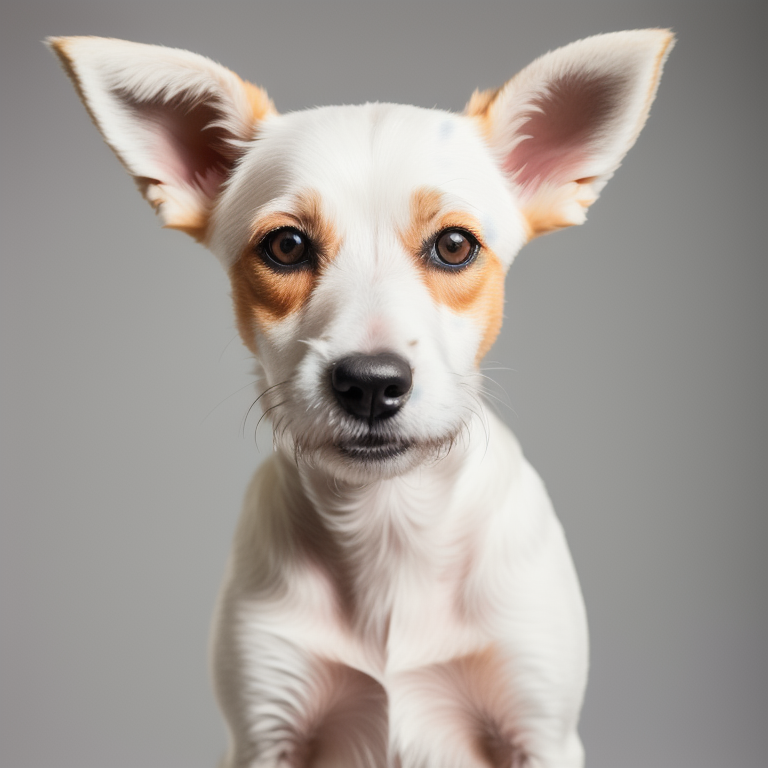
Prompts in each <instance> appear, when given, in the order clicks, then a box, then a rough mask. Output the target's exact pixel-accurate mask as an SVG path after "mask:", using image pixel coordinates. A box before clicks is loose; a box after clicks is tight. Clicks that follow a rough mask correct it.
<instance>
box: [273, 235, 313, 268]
mask: <svg viewBox="0 0 768 768" xmlns="http://www.w3.org/2000/svg"><path fill="white" fill-rule="evenodd" d="M264 251H265V253H266V254H267V256H268V257H269V258H270V259H272V261H276V262H277V263H278V264H281V265H283V266H286V267H292V266H295V265H297V264H301V263H302V262H305V261H308V260H309V248H308V245H307V238H306V237H305V236H304V235H302V234H301V232H298V231H297V230H295V229H290V228H289V227H285V228H284V229H278V230H277V231H275V232H272V233H271V234H269V235H267V237H266V240H265V242H264Z"/></svg>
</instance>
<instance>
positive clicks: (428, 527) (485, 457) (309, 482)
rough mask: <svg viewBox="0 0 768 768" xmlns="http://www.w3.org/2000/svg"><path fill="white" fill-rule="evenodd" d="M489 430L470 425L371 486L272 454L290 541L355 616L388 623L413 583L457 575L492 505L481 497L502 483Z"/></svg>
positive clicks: (482, 426) (360, 619)
mask: <svg viewBox="0 0 768 768" xmlns="http://www.w3.org/2000/svg"><path fill="white" fill-rule="evenodd" d="M494 421H495V420H494ZM489 430H490V432H491V434H490V435H489ZM492 432H493V430H492V429H491V426H490V425H489V424H487V423H486V424H480V423H478V424H474V425H472V429H470V430H469V431H468V433H467V436H466V439H465V440H463V441H462V440H459V441H457V442H456V444H455V445H454V446H453V447H452V448H451V450H450V451H449V452H447V453H446V454H445V455H444V456H442V457H441V458H440V459H438V460H433V461H431V462H429V463H426V464H424V465H422V466H419V467H417V468H416V469H415V470H412V471H411V472H409V473H407V474H405V475H402V476H398V477H393V478H387V479H380V480H376V481H373V482H370V483H368V484H355V483H352V482H349V481H345V480H340V479H339V478H337V477H334V476H333V475H330V474H328V473H327V472H325V471H323V470H322V469H318V468H317V467H312V466H310V465H308V464H306V463H304V462H302V461H301V460H300V459H299V460H298V462H297V461H296V460H295V459H294V458H293V457H290V458H289V457H288V456H287V455H280V456H278V461H279V462H280V467H281V474H282V477H283V482H282V484H281V485H282V493H283V494H284V496H285V498H284V501H285V508H287V510H288V512H289V515H290V517H291V521H292V525H293V527H294V532H295V533H296V534H297V539H298V540H299V541H300V542H302V546H303V548H304V550H305V552H306V554H307V555H308V557H309V558H310V559H311V560H313V561H314V562H315V563H317V564H319V565H321V566H322V567H323V568H325V569H328V571H329V572H330V574H331V577H332V578H333V580H334V582H335V583H336V586H337V590H338V593H339V595H341V597H342V600H343V602H344V603H346V604H347V608H348V610H349V611H350V613H351V614H354V615H355V617H356V619H357V620H359V621H363V622H367V623H370V622H373V623H374V624H375V623H381V622H386V619H385V618H383V617H385V616H386V615H387V606H389V605H391V604H392V603H393V602H394V600H395V596H396V594H397V593H398V591H399V590H402V589H407V588H409V586H408V585H412V584H413V583H414V582H425V581H431V582H441V581H444V580H446V579H448V580H450V579H456V578H460V574H461V573H462V572H463V571H464V570H465V567H466V563H465V562H463V561H464V560H466V558H467V556H468V554H467V553H468V552H470V553H471V551H472V548H471V547H468V546H467V544H468V542H470V541H471V539H472V537H473V535H475V534H476V532H477V530H478V529H482V519H483V517H484V516H485V515H486V514H487V513H488V510H489V509H490V508H491V506H492V505H490V504H485V503H484V501H483V499H484V498H485V496H486V494H489V493H490V494H494V493H497V486H498V483H499V482H508V475H507V476H506V477H505V475H504V472H503V471H501V472H500V471H499V466H498V463H499V458H500V457H499V455H498V453H497V451H495V450H494V441H493V439H492ZM505 463H506V464H507V465H508V464H509V455H508V454H507V456H506V459H505ZM376 617H381V622H377V620H376ZM370 629H371V630H372V631H379V630H380V631H384V627H383V625H382V626H379V627H378V628H376V627H370Z"/></svg>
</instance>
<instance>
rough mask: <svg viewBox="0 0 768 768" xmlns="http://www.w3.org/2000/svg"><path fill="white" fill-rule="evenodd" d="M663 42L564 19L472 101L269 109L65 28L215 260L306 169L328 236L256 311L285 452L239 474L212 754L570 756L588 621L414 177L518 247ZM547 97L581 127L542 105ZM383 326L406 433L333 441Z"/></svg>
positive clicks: (176, 211)
mask: <svg viewBox="0 0 768 768" xmlns="http://www.w3.org/2000/svg"><path fill="white" fill-rule="evenodd" d="M670 41H671V36H670V35H669V33H668V32H665V31H660V30H645V31H640V32H625V33H617V34H615V35H604V36H598V37H595V38H590V39H589V40H586V41H581V42H579V43H575V44H573V45H571V46H568V47H566V48H564V49H561V50H559V51H555V52H554V53H551V54H547V56H545V57H542V58H541V59H539V60H537V61H536V62H534V64H532V65H531V67H529V68H528V69H526V70H524V71H523V72H522V73H521V74H520V75H518V76H517V77H516V78H514V79H513V80H512V81H510V83H508V84H507V85H506V86H505V87H504V88H503V89H502V90H501V92H500V93H499V94H498V95H497V96H496V98H495V99H494V100H492V101H491V103H490V106H486V108H485V109H482V110H480V112H479V113H477V114H473V113H472V110H470V114H468V115H452V114H449V113H446V112H441V111H438V110H423V109H417V108H415V107H406V106H397V105H390V104H367V105H364V106H360V107H327V108H322V109H315V110H309V111H306V112H298V113H294V114H289V115H282V116H279V115H277V114H276V113H273V112H271V111H269V112H268V113H265V114H264V115H262V117H261V119H260V120H259V121H258V124H255V125H254V124H251V123H249V121H248V115H249V114H250V113H249V111H248V110H249V107H248V106H247V103H246V102H247V99H246V98H245V95H244V93H243V92H242V88H243V85H242V81H240V80H239V78H237V77H236V76H234V75H232V73H228V71H227V70H224V68H223V67H220V66H219V65H216V64H214V63H213V62H210V61H209V60H207V59H203V58H202V57H198V56H194V55H193V54H188V53H186V52H179V51H171V50H169V49H163V48H156V47H153V46H137V45H134V44H130V43H123V42H121V41H110V40H98V39H90V38H68V39H59V40H56V41H54V42H53V46H54V48H55V49H56V51H57V52H58V53H59V55H60V56H61V57H62V59H63V60H64V61H65V63H66V64H67V65H68V66H69V67H70V69H71V71H72V72H73V73H74V76H75V78H76V81H77V84H78V85H79V87H80V89H81V92H82V95H83V97H84V100H85V101H86V105H87V106H88V108H89V109H90V111H91V112H92V114H93V115H94V117H95V120H96V122H97V125H98V126H99V128H100V129H101V130H102V132H103V134H104V136H105V138H106V139H107V141H108V142H109V143H110V145H111V146H112V147H113V148H114V149H115V151H116V152H117V153H118V155H119V156H120V157H121V158H122V160H123V162H124V163H125V165H126V166H127V168H128V170H129V171H130V172H131V173H132V174H134V175H135V176H137V177H140V178H144V179H146V178H149V179H150V184H149V188H150V191H149V193H148V196H149V197H150V200H151V201H154V200H160V201H161V203H160V205H161V208H162V210H161V213H162V215H163V216H164V220H165V221H166V223H169V221H170V222H171V223H173V220H178V221H185V220H187V219H189V220H199V218H200V216H201V215H202V216H203V217H204V219H205V240H206V242H207V244H208V245H209V246H210V248H211V250H213V252H214V253H215V254H216V255H217V256H218V258H219V259H220V261H221V262H222V264H223V266H224V267H225V268H227V269H232V268H233V267H234V266H235V265H236V264H237V263H238V260H239V259H242V258H257V256H253V255H251V253H250V251H249V247H250V246H249V243H250V238H251V237H252V232H253V230H254V226H255V225H256V224H257V223H258V222H259V221H260V220H264V217H266V216H268V215H270V214H288V215H289V214H294V213H296V210H295V209H296V206H297V204H298V203H297V200H299V199H300V197H301V195H302V194H305V193H307V192H308V191H312V192H313V193H314V194H317V195H318V196H319V199H320V200H321V202H322V211H323V216H324V217H325V219H326V220H327V222H328V224H329V225H330V226H331V227H332V229H333V231H334V232H335V233H336V234H337V236H338V243H339V245H338V247H337V250H336V252H335V253H334V254H333V258H332V261H331V263H330V264H329V265H327V266H326V267H324V268H323V270H322V272H320V273H319V274H318V275H317V278H316V281H315V285H314V288H313V290H312V292H311V294H310V295H309V298H308V299H307V301H306V302H305V303H304V305H303V306H302V307H301V308H300V310H299V311H295V312H292V313H290V314H288V315H287V316H285V317H282V318H281V319H277V320H274V321H270V322H265V321H263V320H262V321H259V320H258V319H257V317H256V315H254V320H253V327H252V328H247V329H245V331H246V335H250V334H251V333H252V334H253V338H254V343H255V347H256V348H257V349H258V357H259V370H258V372H259V386H260V389H261V390H262V391H263V392H264V395H263V398H262V405H263V407H264V408H265V410H267V411H268V412H269V413H270V417H271V419H272V420H273V423H274V427H275V453H274V454H273V456H272V457H270V459H268V460H267V461H266V462H264V463H263V464H262V466H261V467H260V468H259V470H258V471H257V473H256V475H255V477H254V479H253V482H252V484H251V487H250V489H249V490H248V493H247V496H246V500H245V504H244V509H243V515H242V519H241V522H240V525H239V528H238V531H237V535H236V537H235V543H234V550H233V555H232V560H231V563H230V566H229V572H228V575H227V579H226V581H225V586H224V589H223V592H222V596H221V600H220V603H219V606H218V611H217V618H216V623H215V639H214V667H215V679H216V688H217V693H218V697H219V701H220V703H221V706H222V709H223V712H224V714H225V717H226V719H227V723H228V726H229V729H230V734H231V745H230V749H229V751H228V753H227V755H226V757H225V758H224V761H223V766H224V768H277V767H278V766H281V767H284V768H288V767H289V766H291V767H296V768H299V767H302V768H303V767H304V766H312V767H313V768H322V767H324V766H335V767H336V768H353V767H354V768H366V766H370V768H396V767H397V768H480V767H481V766H498V767H499V768H502V767H503V768H516V767H522V766H526V767H527V768H577V767H578V766H581V765H582V763H583V756H582V748H581V743H580V740H579V737H578V734H577V730H576V729H577V721H578V715H579V710H580V707H581V702H582V697H583V693H584V687H585V684H586V675H587V628H586V618H585V613H584V608H583V604H582V599H581V594H580V591H579V587H578V582H577V579H576V575H575V572H574V569H573V565H572V563H571V559H570V555H569V553H568V549H567V546H566V543H565V539H564V536H563V532H562V530H561V527H560V525H559V523H558V521H557V519H556V517H555V515H554V512H553V510H552V507H551V504H550V501H549V498H548V496H547V494H546V491H545V489H544V486H543V485H542V482H541V480H540V479H539V477H538V475H537V474H536V473H535V471H534V470H533V469H532V468H531V466H530V465H529V464H528V463H527V462H526V460H525V459H524V457H523V455H522V453H521V451H520V448H519V446H518V444H517V442H516V441H515V439H514V438H513V436H512V435H511V433H510V432H509V431H508V430H507V429H506V427H504V426H503V425H502V424H501V423H500V422H499V421H498V420H497V419H496V418H495V417H494V416H492V415H491V414H489V413H488V412H487V411H486V410H485V408H484V406H483V404H482V401H481V399H480V382H479V375H478V372H477V363H478V359H477V358H478V350H479V349H480V348H481V345H482V344H483V343H484V341H483V334H484V332H485V330H484V329H485V327H486V326H485V323H486V320H487V318H486V317H485V309H484V308H481V309H480V310H477V309H474V310H472V311H460V310H459V309H457V308H456V307H452V305H451V304H450V302H448V303H446V304H441V303H440V302H439V301H437V300H436V299H435V297H434V296H433V295H432V294H431V293H430V289H429V285H428V281H425V278H424V277H423V274H422V267H421V266H420V264H419V263H418V260H416V259H414V254H412V253H409V252H408V251H407V248H406V246H405V245H404V241H403V237H402V233H403V232H404V231H405V230H407V228H408V226H409V223H410V222H411V219H412V214H413V211H412V205H413V193H414V192H415V191H416V190H421V189H428V190H436V191H437V192H439V193H440V201H441V206H442V212H444V213H445V214H446V215H449V216H450V215H458V214H466V215H470V216H472V217H473V218H474V220H477V221H479V222H480V227H481V229H482V232H480V233H477V234H478V235H479V237H480V238H481V241H482V243H483V247H484V248H485V249H487V250H488V251H489V252H493V254H495V256H494V257H493V258H497V259H498V260H499V262H500V263H501V265H502V267H503V269H504V270H506V269H507V268H508V267H509V265H510V264H511V263H512V260H513V259H514V257H515V255H516V253H517V252H518V250H519V249H520V247H521V246H522V245H523V244H524V242H525V241H526V239H527V237H528V236H530V235H531V234H532V233H534V234H535V233H536V232H537V231H546V230H547V229H555V228H557V227H559V226H564V225H566V224H571V223H580V222H581V221H583V219H584V209H585V208H586V207H587V205H589V204H590V203H591V202H592V201H593V200H594V199H595V198H596V196H597V194H598V193H599V191H600V190H601V189H602V187H603V186H604V184H605V182H606V181H607V179H608V178H609V177H610V175H611V174H612V173H613V171H614V170H615V169H616V167H617V166H618V164H619V163H620V161H621V159H622V157H623V156H624V154H625V153H626V151H627V150H628V149H629V148H630V146H631V145H632V143H633V142H634V140H635V138H636V136H637V134H638V132H639V130H640V128H641V127H642V124H643V122H644V120H645V118H646V116H647V113H648V109H649V107H650V103H651V100H652V98H653V95H654V93H655V89H656V85H657V83H658V77H659V75H660V70H661V64H662V62H663V58H664V56H665V52H666V51H667V50H668V48H669V45H670ZM562 83H575V84H576V85H575V88H576V91H577V92H578V93H582V92H586V91H584V89H583V88H582V86H583V85H584V83H587V84H588V85H589V88H592V89H593V90H592V91H589V92H588V95H589V94H592V95H591V96H590V97H589V98H590V99H591V100H592V101H591V102H590V103H594V105H597V106H596V107H595V109H596V110H597V111H596V112H595V113H594V114H593V113H592V112H589V111H588V110H589V109H591V107H590V106H589V104H587V106H586V107H585V106H584V104H583V103H582V102H581V101H579V100H578V99H577V100H572V103H569V102H568V94H567V93H566V94H565V95H563V94H561V93H560V92H559V91H558V88H559V87H560V86H559V85H558V84H562ZM617 83H618V86H617ZM603 86H605V93H603V92H602V91H600V88H602V87H603ZM579 88H582V90H581V91H579V90H578V89H579ZM594 89H597V90H596V91H595V90H594ZM553 94H554V96H553ZM595 94H596V95H595ZM179 95H180V96H181V97H183V99H184V100H186V103H194V104H197V105H199V104H203V105H205V103H206V100H210V101H211V103H212V105H213V106H214V107H215V111H216V114H217V124H218V125H219V126H222V125H223V126H225V128H226V130H225V138H226V141H227V142H228V143H229V146H230V148H231V152H232V154H231V155H230V154H228V152H229V150H227V152H224V155H223V156H227V157H230V158H231V162H230V163H229V164H228V165H227V167H226V173H225V175H226V180H225V181H223V183H222V182H220V181H215V182H212V183H208V181H207V180H206V179H205V178H203V176H204V175H205V168H204V166H201V165H200V164H199V162H198V164H197V165H195V166H194V168H196V169H197V170H198V171H199V170H200V168H201V167H202V168H203V173H202V174H200V173H198V175H197V176H195V172H194V169H193V170H190V168H185V167H183V166H180V165H179V163H180V161H181V160H183V159H184V158H185V157H188V156H189V155H190V152H189V151H188V150H189V147H187V146H182V144H183V142H184V141H186V140H187V138H188V137H187V138H185V137H184V136H183V135H182V134H179V133H178V132H177V133H174V132H173V131H170V132H168V131H166V132H165V133H163V131H162V130H158V128H157V125H158V121H159V123H160V124H162V125H177V124H178V123H177V122H174V121H178V119H179V114H178V113H173V114H171V111H172V110H173V109H174V104H173V98H172V97H174V96H179ZM603 97H605V98H603ZM558 99H560V101H558ZM145 102H147V103H149V104H150V105H151V110H149V111H147V110H144V109H143V107H141V108H137V107H136V104H137V103H138V104H144V103H145ZM606 104H607V105H608V106H605V105H606ZM600 105H602V106H600ZM550 106H551V108H552V110H553V111H554V112H557V110H560V112H559V113H558V114H560V115H561V116H562V115H567V116H569V120H571V121H572V122H573V124H574V125H575V124H579V125H582V128H583V126H586V127H587V128H586V129H584V130H582V129H579V131H576V132H575V133H573V135H572V134H569V133H568V127H567V126H566V127H565V129H563V126H562V125H561V126H560V127H558V128H557V129H556V130H554V129H553V130H550V127H549V126H548V125H547V123H546V117H547V111H548V109H549V108H550ZM601 109H603V111H604V112H605V114H604V115H603V116H602V117H601V115H602V112H600V110H601ZM585 110H586V111H585ZM147 114H149V115H150V118H151V119H147ZM595 114H597V117H595ZM542 115H543V119H541V116H542ZM580 121H581V122H580ZM561 122H562V121H561ZM566 122H568V121H566ZM542 126H543V127H542ZM532 129H535V130H533V131H532ZM587 129H588V130H587ZM526 131H528V133H527V132H526ZM531 131H532V132H531ZM537 132H538V133H537ZM174 142H176V143H177V144H178V146H176V145H174ZM526 142H529V144H528V145H527V147H528V148H527V149H525V151H523V152H522V153H521V152H520V151H518V148H519V147H525V146H526ZM190 146H193V148H196V150H195V151H197V152H198V155H199V156H200V157H205V156H206V155H205V149H204V148H203V149H202V150H201V149H200V147H199V146H198V145H197V144H195V143H194V141H193V143H192V145H190ZM166 151H167V152H168V153H169V155H170V156H171V158H172V162H171V163H170V165H169V164H168V163H164V162H163V158H164V157H165V154H164V153H165V152H166ZM521 158H522V160H521ZM553 158H554V160H553ZM555 160H556V161H557V162H555ZM196 162H197V161H196ZM220 171H221V168H220V167H219V166H216V168H214V173H215V174H216V173H219V172H220ZM153 196H154V197H153ZM534 218H535V219H536V222H538V223H537V224H536V225H535V226H534V224H532V221H533V220H534ZM542 222H544V223H543V224H542ZM244 254H245V255H244ZM488 258H491V257H490V256H488ZM472 268H473V266H469V267H467V269H472ZM233 274H234V273H233ZM383 350H385V351H387V352H392V353H396V354H398V355H400V356H401V357H403V358H405V359H406V360H407V361H408V364H409V365H410V367H411V369H412V371H413V377H414V387H413V392H412V394H411V396H410V399H409V400H408V402H407V403H406V404H405V406H404V407H403V408H402V410H401V411H399V412H398V413H397V414H396V415H395V416H393V417H392V418H391V419H390V420H389V421H388V427H387V428H388V429H389V435H390V437H391V439H392V440H394V441H398V442H400V443H402V444H407V445H408V446H409V447H408V448H407V450H404V451H402V452H401V453H399V454H398V455H394V456H392V457H391V458H387V459H380V460H375V461H368V460H359V459H352V458H350V457H349V456H348V455H345V454H344V453H343V452H341V451H340V449H339V446H340V445H343V444H344V443H345V441H349V440H354V439H357V438H359V437H360V436H361V435H362V434H365V433H366V430H367V429H368V426H367V424H366V423H365V422H355V420H354V419H351V418H350V417H349V415H348V414H346V413H345V412H344V411H343V410H342V409H341V408H340V407H339V406H338V404H337V403H336V401H335V400H334V396H333V394H332V392H331V389H330V387H329V379H328V371H329V367H330V366H331V365H333V363H334V361H337V360H339V359H341V358H343V357H345V356H347V355H350V354H352V353H364V354H374V353H377V352H381V351H383Z"/></svg>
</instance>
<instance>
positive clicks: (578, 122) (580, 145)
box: [466, 29, 674, 237]
mask: <svg viewBox="0 0 768 768" xmlns="http://www.w3.org/2000/svg"><path fill="white" fill-rule="evenodd" d="M673 41H674V37H673V35H672V33H671V32H670V31H669V30H664V29H646V30H636V31H631V32H615V33H613V34H607V35H597V36H595V37H590V38H587V39H585V40H580V41H578V42H576V43H572V44H571V45H568V46H565V47H564V48H559V49H558V50H556V51H552V52H551V53H547V54H545V55H544V56H542V57H541V58H539V59H537V60H536V61H534V62H533V63H532V64H530V65H529V66H528V67H526V68H525V69H524V70H522V71H521V72H520V73H518V74H517V75H516V76H515V77H513V78H512V79H511V80H510V81H509V82H508V83H506V84H505V85H504V86H502V87H501V88H500V89H499V90H498V91H493V92H489V91H485V92H477V91H476V92H475V93H474V94H473V95H472V98H471V100H470V102H469V104H468V105H467V109H466V113H467V114H468V115H470V116H471V117H473V118H475V119H477V120H479V121H480V124H481V127H482V130H483V132H484V135H485V137H486V138H487V140H488V141H489V143H490V144H491V147H492V148H493V151H494V153H495V154H496V156H497V158H498V162H499V164H500V166H501V167H502V169H503V170H504V172H505V173H506V174H507V175H508V177H509V178H510V180H511V182H512V183H513V185H514V186H515V188H516V190H517V192H518V194H519V198H520V200H521V204H522V207H523V213H524V215H525V218H526V221H527V223H528V227H529V235H530V236H531V237H535V236H537V235H540V234H543V233H544V232H550V231H552V230H555V229H560V228H561V227H567V226H570V225H572V224H582V223H583V222H584V220H585V219H586V209H587V208H588V207H589V206H590V205H591V204H592V203H593V202H594V201H595V200H596V199H597V197H598V195H599V194H600V191H601V190H602V188H603V187H604V186H605V184H606V182H607V181H608V179H610V178H611V176H612V175H613V172H614V171H615V170H616V168H618V166H619V164H620V163H621V160H622V158H623V157H624V155H625V154H626V153H627V151H628V150H629V148H630V147H631V146H632V145H633V144H634V143H635V139H636V138H637V136H638V134H639V133H640V129H641V128H642V127H643V124H644V123H645V120H646V118H647V117H648V111H649V109H650V107H651V102H652V101H653V98H654V96H655V95H656V88H657V87H658V84H659V78H660V76H661V69H662V66H663V64H664V60H665V59H666V57H667V54H668V53H669V51H670V50H671V48H672V45H673Z"/></svg>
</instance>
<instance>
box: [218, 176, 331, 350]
mask: <svg viewBox="0 0 768 768" xmlns="http://www.w3.org/2000/svg"><path fill="white" fill-rule="evenodd" d="M290 207H291V211H290V212H279V213H270V214H267V215H265V216H262V217H260V218H259V219H257V221H256V222H255V224H254V226H253V228H252V231H253V237H252V238H251V241H250V244H249V245H248V246H247V247H246V248H245V249H244V250H243V253H242V254H241V256H240V258H239V259H238V260H237V261H236V262H235V264H234V265H233V266H232V268H231V269H230V272H229V278H230V281H231V283H232V301H233V303H234V308H235V320H236V323H237V328H238V331H239V332H240V336H241V337H242V339H243V341H244V343H245V345H246V346H247V347H248V348H249V349H250V350H251V351H252V352H253V353H254V354H255V353H256V338H255V328H256V327H257V326H258V327H261V328H268V327H270V326H271V325H274V324H275V323H277V322H279V321H280V320H282V319H284V318H285V317H287V316H289V315H291V314H293V313H295V312H298V311H300V310H301V309H302V307H304V306H305V305H306V304H307V302H308V301H309V297H310V295H311V294H312V290H313V288H314V287H315V284H316V282H317V278H318V276H319V274H320V273H321V272H322V270H323V269H324V267H326V266H327V265H328V263H329V262H330V261H331V260H332V259H333V258H334V256H335V255H336V253H338V250H339V247H340V245H341V241H340V238H339V236H338V234H337V232H336V229H335V227H334V226H333V223H332V222H331V221H330V220H329V219H328V218H327V217H325V216H324V215H323V212H322V208H321V204H320V196H319V195H318V194H317V193H316V192H315V191H313V190H310V191H307V192H303V193H300V194H298V195H297V196H296V197H295V198H294V200H293V203H292V205H291V206H290ZM280 227H295V228H296V229H298V230H300V231H301V232H303V233H304V234H306V235H307V236H308V237H309V240H310V242H311V247H312V251H313V254H314V258H315V259H316V261H314V262H313V263H312V265H311V266H308V267H303V268H300V269H294V270H286V271H278V270H277V269H273V268H272V267H270V266H269V264H268V263H267V262H266V261H265V259H264V256H263V255H262V253H261V250H260V243H261V241H262V240H263V239H264V237H266V236H267V235H268V234H269V233H270V232H273V231H274V230H276V229H279V228H280Z"/></svg>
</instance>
